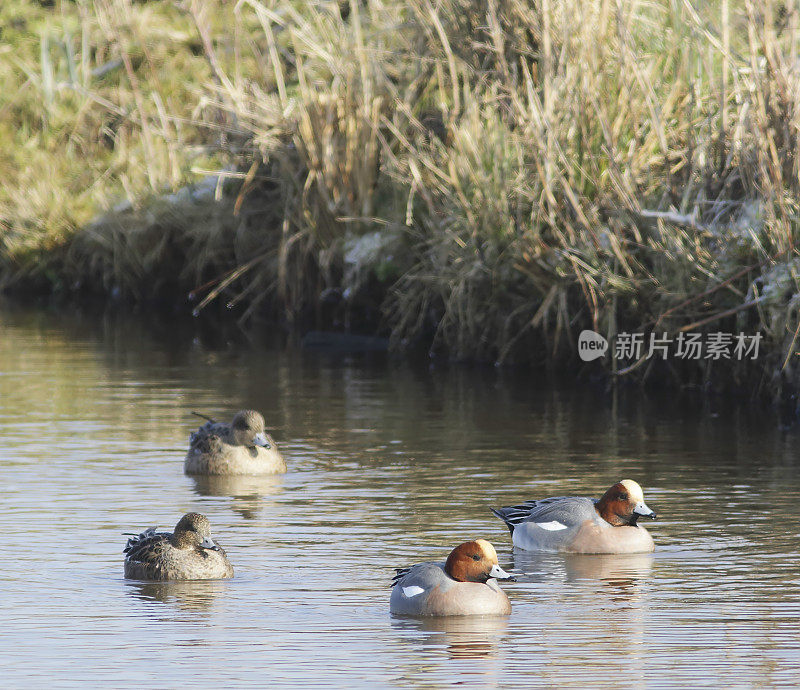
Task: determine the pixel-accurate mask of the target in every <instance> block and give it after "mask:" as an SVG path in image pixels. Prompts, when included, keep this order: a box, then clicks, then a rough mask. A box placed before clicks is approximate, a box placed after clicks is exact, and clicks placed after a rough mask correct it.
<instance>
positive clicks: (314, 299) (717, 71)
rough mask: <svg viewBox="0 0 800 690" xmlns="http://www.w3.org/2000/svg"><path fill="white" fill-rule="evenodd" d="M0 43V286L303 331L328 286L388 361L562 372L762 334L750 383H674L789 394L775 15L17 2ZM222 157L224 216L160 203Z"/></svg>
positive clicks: (511, 5)
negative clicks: (374, 336)
mask: <svg viewBox="0 0 800 690" xmlns="http://www.w3.org/2000/svg"><path fill="white" fill-rule="evenodd" d="M0 25H2V26H3V27H4V29H3V34H2V37H0V39H1V40H2V43H0V51H2V52H3V53H4V54H5V55H6V56H8V59H3V60H0V70H2V73H0V79H2V80H3V83H9V84H11V85H12V87H11V88H8V89H6V90H5V91H4V92H3V93H2V94H0V112H2V113H3V117H2V118H0V140H2V141H3V143H4V145H3V146H2V147H1V148H0V151H2V153H0V164H1V165H2V169H3V171H4V172H5V178H6V179H7V180H11V183H10V184H8V185H5V186H4V187H3V188H2V189H0V227H2V237H0V255H2V265H3V271H2V276H3V280H4V281H5V283H6V285H10V286H13V285H24V284H25V283H26V281H28V282H30V281H31V280H38V281H40V282H41V281H42V280H44V282H45V284H51V285H53V286H56V287H60V288H62V289H68V288H69V286H76V285H80V286H82V289H88V286H90V287H91V288H92V289H95V290H98V291H102V292H115V293H120V292H121V293H122V294H123V295H126V296H128V297H129V298H131V299H135V300H147V299H151V298H152V297H153V296H154V295H156V294H157V293H159V292H160V293H165V292H167V293H169V294H180V293H182V292H187V291H188V290H191V289H192V288H195V287H199V286H204V287H203V288H202V289H200V290H197V291H196V298H197V301H196V303H195V307H196V308H203V307H204V306H205V304H206V303H208V301H209V300H213V299H217V298H224V300H225V301H226V302H232V303H234V304H235V306H236V307H237V309H236V311H235V313H236V314H237V316H238V318H240V319H242V320H243V321H247V320H248V319H249V318H253V317H256V316H258V315H268V316H270V317H272V318H278V319H280V320H283V321H286V322H289V323H291V324H295V325H297V326H299V327H303V326H307V325H309V324H312V323H313V322H314V319H315V318H318V315H319V312H320V309H321V302H322V297H323V295H325V294H328V293H329V290H328V288H334V289H336V290H338V291H340V292H342V293H343V294H345V295H346V298H345V299H344V303H345V305H344V309H345V312H347V311H348V310H350V309H352V310H356V311H357V310H358V305H359V304H360V303H365V302H369V303H374V302H375V301H376V300H377V301H378V302H379V303H380V304H381V309H382V314H383V318H382V320H381V321H380V323H378V319H377V318H375V316H374V314H373V316H372V317H371V318H372V322H371V325H372V326H373V327H374V328H378V327H381V328H384V329H386V330H387V331H388V332H390V333H391V334H392V336H393V338H394V341H395V342H396V343H397V344H398V345H399V346H402V345H404V344H408V343H415V342H422V343H425V344H427V345H428V346H430V347H432V348H433V350H434V351H441V352H444V353H447V354H448V355H449V356H451V357H454V358H457V359H468V360H483V361H498V362H501V363H512V362H532V363H536V364H549V365H553V366H569V367H572V368H573V369H574V365H575V362H576V361H577V360H576V357H575V352H574V343H575V339H576V334H577V333H578V332H579V331H580V330H581V329H582V328H593V329H595V330H597V331H599V332H601V333H604V334H606V335H608V336H613V335H614V334H615V333H617V332H621V331H639V330H643V331H646V332H647V331H649V330H651V329H655V330H658V331H668V332H670V333H672V334H676V333H678V332H679V331H680V329H687V328H690V329H694V328H698V329H700V330H706V331H709V330H725V331H736V332H738V331H740V330H742V331H745V332H748V333H752V332H754V331H755V330H760V331H762V332H763V333H765V335H766V343H767V349H768V355H767V356H765V357H763V358H762V359H761V360H760V361H759V363H758V366H756V365H754V364H752V363H746V364H741V365H736V364H735V363H734V364H731V363H723V364H722V365H720V364H717V365H715V366H714V367H711V368H710V367H709V366H707V364H706V363H682V364H681V368H680V370H679V369H678V368H675V369H673V370H672V372H673V373H674V375H675V377H676V380H677V381H678V382H679V383H680V384H682V385H687V384H698V385H700V384H704V383H708V382H709V381H716V382H717V383H719V382H720V381H723V380H725V381H728V382H730V381H732V380H738V381H741V382H743V383H746V384H747V385H749V386H751V388H753V389H754V390H755V389H759V390H761V389H763V390H768V391H770V392H772V393H774V394H781V393H782V391H783V390H784V389H785V388H786V384H787V383H788V385H789V387H795V388H796V387H797V383H798V380H797V376H798V375H797V365H796V362H795V359H796V358H795V357H794V353H795V352H796V350H797V345H798V344H797V334H798V331H799V330H800V326H799V325H800V312H799V311H798V305H800V285H798V276H797V269H798V266H797V257H796V249H795V243H796V236H797V227H798V212H797V209H798V199H799V196H798V191H800V189H799V187H800V156H799V155H798V127H799V126H800V101H798V95H797V94H800V72H799V71H798V68H797V66H796V65H797V56H798V54H799V51H798V48H799V47H800V30H799V29H800V12H799V11H798V10H797V8H795V7H793V6H790V5H785V4H783V3H779V2H774V1H769V2H765V3H755V2H750V1H749V0H748V1H745V2H742V1H740V0H721V1H720V2H716V3H703V5H702V9H695V8H694V6H693V4H692V3H690V2H686V1H680V2H678V1H670V2H668V1H663V2H656V1H653V0H650V1H641V2H639V1H633V2H627V3H617V2H611V1H610V0H602V1H601V2H598V3H585V2H579V1H578V0H543V1H538V2H523V1H522V0H491V1H490V2H477V1H475V2H473V1H471V0H441V2H439V3H436V4H434V3H432V2H429V1H428V0H408V1H407V2H405V3H402V4H400V3H393V2H389V1H388V0H385V1H383V0H365V1H363V2H362V1H357V0H351V1H350V2H312V1H310V0H296V1H295V2H292V3H285V2H268V1H266V0H265V1H264V2H258V1H256V0H242V1H240V2H238V3H232V2H212V1H211V0H206V1H202V0H187V2H185V3H183V4H181V5H175V4H171V3H161V2H149V3H130V2H125V1H123V0H104V1H103V2H95V3H88V2H75V3H73V2H66V1H63V2H61V3H58V2H57V3H56V5H55V7H54V8H49V9H47V8H42V7H41V6H39V5H37V4H35V3H23V2H19V1H18V0H12V2H10V3H4V4H3V7H2V9H0ZM5 27H9V28H8V29H6V28H5ZM222 167H225V168H226V169H228V170H232V171H234V173H235V174H234V176H233V178H232V180H231V181H230V183H229V184H227V185H225V187H224V189H222V188H221V193H220V194H218V201H219V203H216V204H212V203H210V201H209V200H207V199H205V200H203V201H202V202H191V203H189V202H187V201H186V200H184V201H180V202H179V203H177V204H167V203H164V202H163V201H159V197H160V195H163V194H164V193H165V192H166V191H168V190H174V189H177V188H179V187H181V186H183V185H186V184H188V183H190V182H192V181H193V180H197V179H198V178H200V177H201V176H202V171H207V170H213V169H219V168H222ZM125 199H127V200H128V201H129V202H130V204H131V208H130V210H124V211H118V212H113V213H108V214H106V215H104V212H106V211H108V210H109V209H111V208H112V207H114V206H115V204H118V203H119V202H120V201H122V200H125ZM98 215H99V216H100V218H99V219H97V216H98ZM92 219H95V221H94V222H92V223H89V221H90V220H92ZM315 315H317V316H316V317H315ZM345 320H347V319H345ZM694 324H701V325H699V326H695V325H694ZM598 366H599V365H598ZM621 366H622V365H621V364H620V363H614V362H609V363H608V364H607V368H608V369H609V370H612V369H614V370H616V369H617V368H619V367H621ZM675 366H676V367H677V365H675ZM660 369H661V372H660V373H662V374H663V373H665V372H668V371H669V367H661V368H660ZM658 370H659V367H655V366H654V365H653V364H652V362H649V361H648V362H642V366H639V367H636V368H634V369H633V370H632V372H631V374H630V375H631V376H634V377H644V378H646V377H647V376H649V375H652V374H654V373H658Z"/></svg>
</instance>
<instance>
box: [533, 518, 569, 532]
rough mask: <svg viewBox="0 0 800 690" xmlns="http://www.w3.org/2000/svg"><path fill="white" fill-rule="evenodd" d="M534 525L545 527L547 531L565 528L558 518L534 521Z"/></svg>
mask: <svg viewBox="0 0 800 690" xmlns="http://www.w3.org/2000/svg"><path fill="white" fill-rule="evenodd" d="M533 524H534V525H536V526H537V527H541V528H542V529H546V530H547V531H548V532H558V530H561V529H567V526H566V525H562V524H561V523H560V522H559V521H558V520H553V521H552V522H534V523H533Z"/></svg>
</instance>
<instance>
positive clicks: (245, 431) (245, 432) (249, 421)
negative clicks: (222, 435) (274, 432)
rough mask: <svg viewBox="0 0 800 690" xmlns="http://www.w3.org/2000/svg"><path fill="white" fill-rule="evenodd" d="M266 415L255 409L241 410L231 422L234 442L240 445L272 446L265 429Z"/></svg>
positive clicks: (251, 446)
mask: <svg viewBox="0 0 800 690" xmlns="http://www.w3.org/2000/svg"><path fill="white" fill-rule="evenodd" d="M264 428H265V424H264V417H263V416H262V414H261V413H260V412H256V411H255V410H240V411H239V412H237V413H236V415H235V416H234V418H233V422H232V423H231V429H232V431H233V440H234V443H235V444H236V445H238V446H247V447H248V448H253V447H254V446H261V447H262V448H267V449H269V448H271V447H272V446H271V445H270V443H269V441H268V440H267V434H266V431H265V430H264Z"/></svg>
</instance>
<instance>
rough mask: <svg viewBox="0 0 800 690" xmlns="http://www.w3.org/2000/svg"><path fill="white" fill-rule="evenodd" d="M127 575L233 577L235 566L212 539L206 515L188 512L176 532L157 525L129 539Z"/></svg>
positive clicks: (149, 577) (140, 577)
mask: <svg viewBox="0 0 800 690" xmlns="http://www.w3.org/2000/svg"><path fill="white" fill-rule="evenodd" d="M124 553H125V554H126V556H125V577H127V578H130V579H132V580H216V579H221V578H229V577H233V566H232V565H231V564H230V561H228V557H227V555H226V554H225V551H223V549H222V547H221V546H220V545H219V544H218V543H217V542H216V541H214V540H213V539H212V538H211V524H210V523H209V522H208V518H207V517H206V516H205V515H200V514H199V513H186V515H184V516H183V517H182V518H181V519H180V521H179V522H178V524H177V525H176V526H175V531H174V532H172V533H171V534H170V533H169V532H156V528H155V527H151V528H150V529H146V530H145V531H144V532H142V533H141V534H140V535H138V536H136V537H131V538H130V539H128V543H127V545H126V546H125V550H124Z"/></svg>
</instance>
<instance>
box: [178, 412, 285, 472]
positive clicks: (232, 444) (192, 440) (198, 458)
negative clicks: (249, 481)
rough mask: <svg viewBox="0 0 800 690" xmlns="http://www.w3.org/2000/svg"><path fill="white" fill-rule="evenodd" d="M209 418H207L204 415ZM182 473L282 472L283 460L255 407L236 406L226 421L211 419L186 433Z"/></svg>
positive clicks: (283, 469)
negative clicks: (186, 450) (234, 411)
mask: <svg viewBox="0 0 800 690" xmlns="http://www.w3.org/2000/svg"><path fill="white" fill-rule="evenodd" d="M207 419H209V418H207ZM183 471H184V472H185V473H186V474H195V475H197V474H200V475H235V474H250V475H255V474H283V473H284V472H286V461H285V460H284V459H283V455H281V452H280V451H279V450H278V446H277V445H276V444H275V441H273V440H272V437H271V436H270V435H269V434H268V433H267V432H266V431H265V423H264V417H263V415H262V414H261V413H260V412H257V411H256V410H240V411H239V412H237V413H236V414H235V415H234V417H233V420H232V421H231V423H230V424H225V423H223V422H216V421H214V420H213V419H209V421H208V422H207V423H206V424H204V425H203V426H201V427H200V428H199V429H198V430H197V431H195V432H193V433H192V434H191V436H190V437H189V451H188V452H187V453H186V458H185V459H184V461H183Z"/></svg>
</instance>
